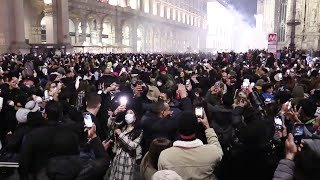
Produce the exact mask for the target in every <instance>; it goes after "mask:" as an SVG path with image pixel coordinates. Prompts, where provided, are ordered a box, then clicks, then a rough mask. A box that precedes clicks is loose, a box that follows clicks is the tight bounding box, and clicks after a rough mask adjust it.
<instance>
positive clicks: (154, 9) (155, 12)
mask: <svg viewBox="0 0 320 180" xmlns="http://www.w3.org/2000/svg"><path fill="white" fill-rule="evenodd" d="M152 5H153V7H152V9H153V10H152V11H153V15H157V13H158V11H157V10H158V8H157V7H158V6H157V3H156V2H153V4H152Z"/></svg>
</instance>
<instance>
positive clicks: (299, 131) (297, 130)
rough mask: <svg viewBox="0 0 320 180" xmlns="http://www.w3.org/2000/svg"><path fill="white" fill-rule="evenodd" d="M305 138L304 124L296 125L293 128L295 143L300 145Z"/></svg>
mask: <svg viewBox="0 0 320 180" xmlns="http://www.w3.org/2000/svg"><path fill="white" fill-rule="evenodd" d="M303 136H304V124H302V123H296V124H294V127H293V137H294V143H296V144H300V143H301V140H302V138H303Z"/></svg>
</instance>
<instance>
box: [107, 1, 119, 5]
mask: <svg viewBox="0 0 320 180" xmlns="http://www.w3.org/2000/svg"><path fill="white" fill-rule="evenodd" d="M109 4H110V5H112V6H116V5H118V0H109Z"/></svg>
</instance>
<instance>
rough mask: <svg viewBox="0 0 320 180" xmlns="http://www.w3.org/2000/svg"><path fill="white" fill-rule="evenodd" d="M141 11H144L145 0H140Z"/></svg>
mask: <svg viewBox="0 0 320 180" xmlns="http://www.w3.org/2000/svg"><path fill="white" fill-rule="evenodd" d="M139 10H140V11H141V12H144V0H140V9H139Z"/></svg>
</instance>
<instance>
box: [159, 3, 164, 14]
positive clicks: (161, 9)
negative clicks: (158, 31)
mask: <svg viewBox="0 0 320 180" xmlns="http://www.w3.org/2000/svg"><path fill="white" fill-rule="evenodd" d="M160 17H164V6H163V5H162V4H161V5H160Z"/></svg>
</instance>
